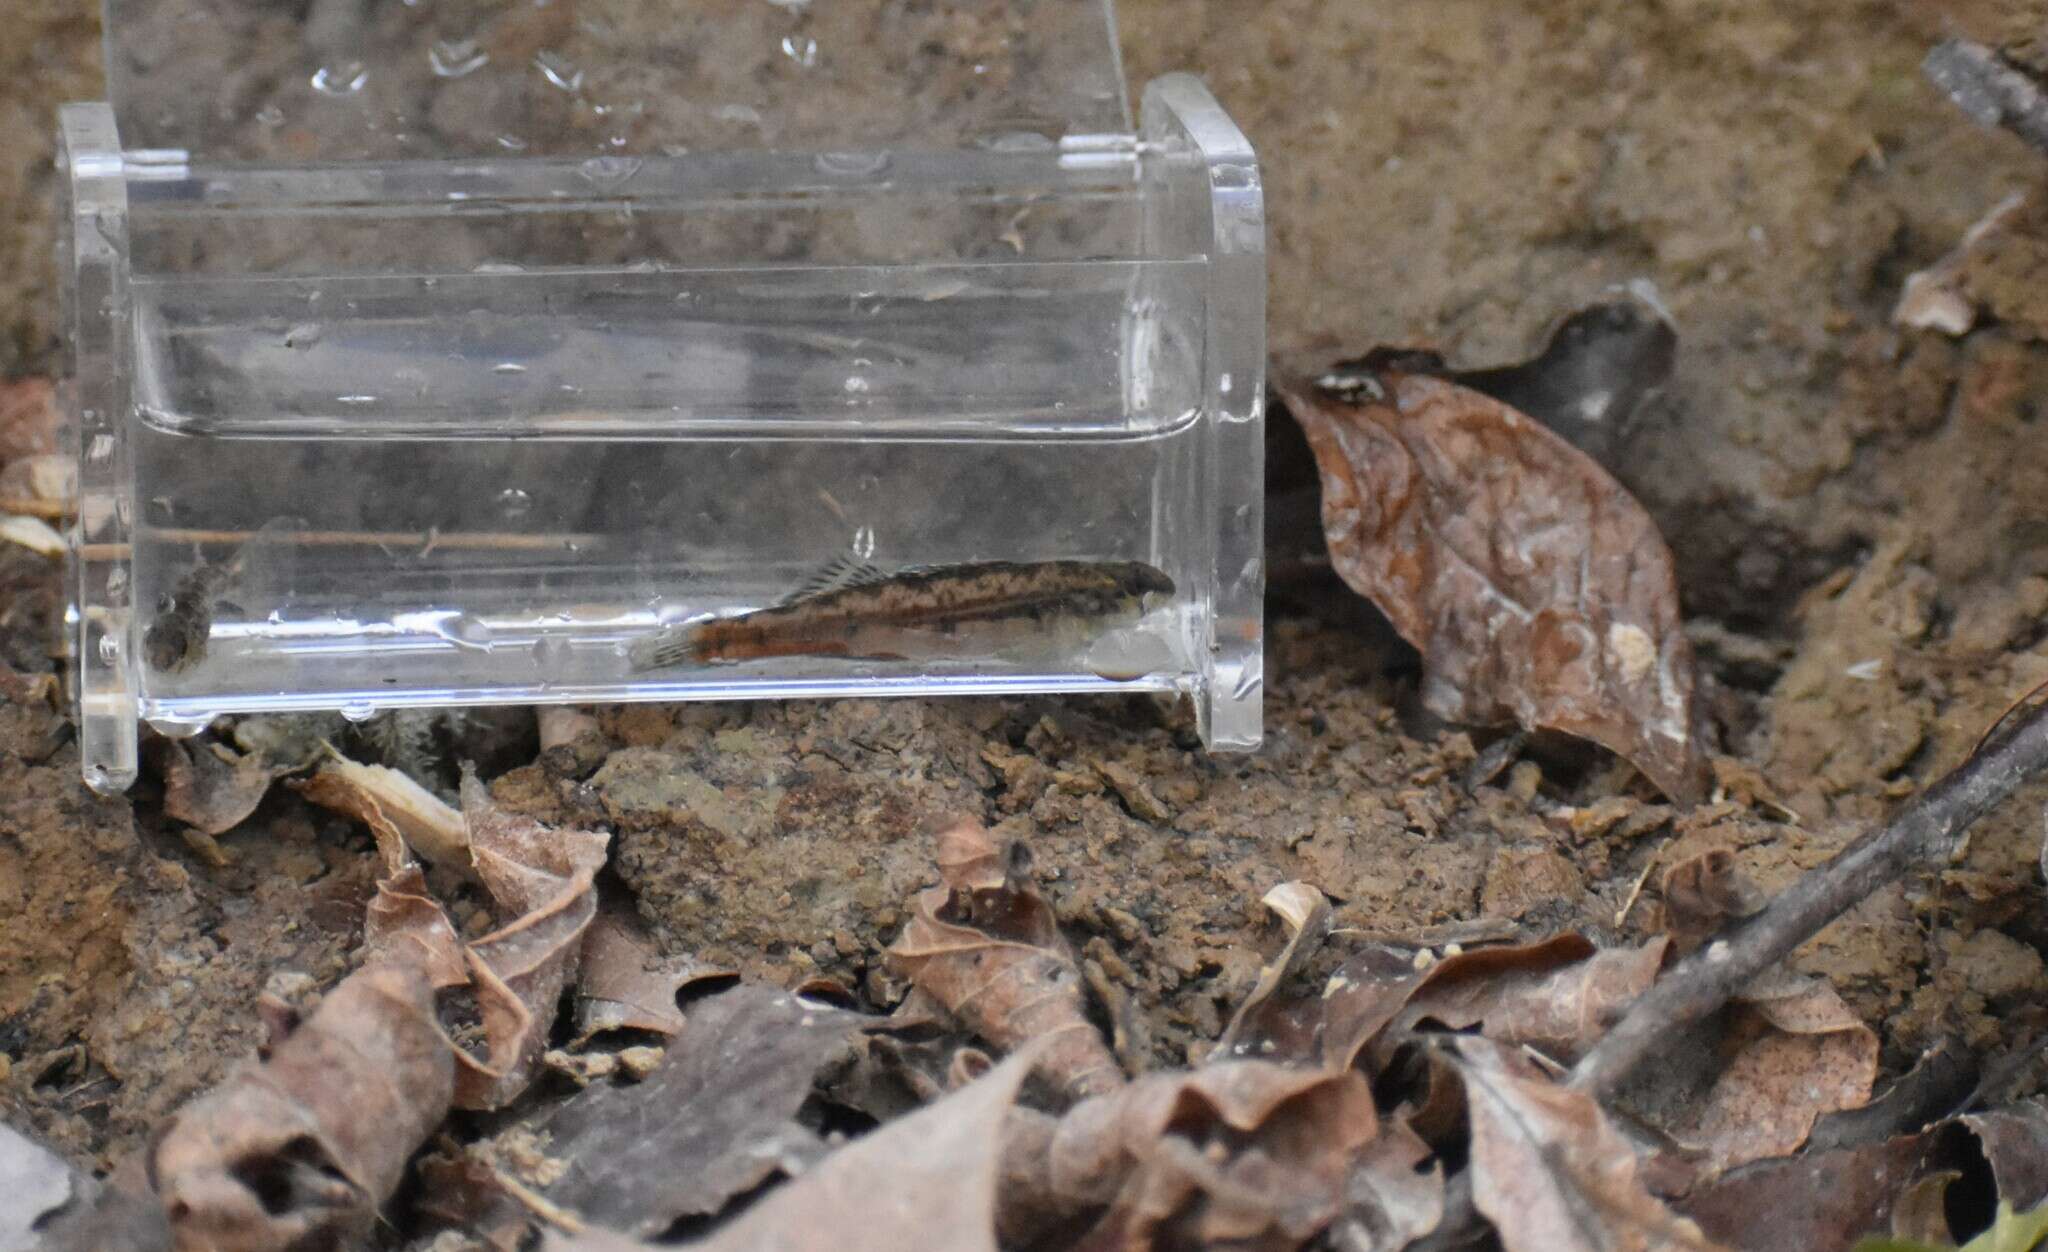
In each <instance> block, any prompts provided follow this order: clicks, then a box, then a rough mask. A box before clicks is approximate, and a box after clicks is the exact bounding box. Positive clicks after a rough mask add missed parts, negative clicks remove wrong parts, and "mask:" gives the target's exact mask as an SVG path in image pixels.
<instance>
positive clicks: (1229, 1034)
mask: <svg viewBox="0 0 2048 1252" xmlns="http://www.w3.org/2000/svg"><path fill="white" fill-rule="evenodd" d="M1260 903H1261V904H1263V905H1265V906H1266V907H1267V908H1268V909H1270V910H1272V913H1273V916H1275V917H1277V918H1279V919H1280V920H1281V922H1282V923H1283V924H1285V925H1286V927H1287V943H1286V945H1285V946H1284V947H1282V948H1281V949H1280V953H1279V955H1277V956H1275V957H1274V958H1273V959H1272V960H1270V961H1268V962H1267V963H1266V964H1264V965H1262V966H1260V967H1259V977H1258V981H1257V982H1255V983H1254V984H1253V985H1252V990H1251V994H1250V995H1247V996H1246V997H1245V998H1244V1003H1242V1004H1240V1005H1238V1006H1237V1012H1236V1013H1234V1014H1232V1015H1231V1018H1230V1024H1229V1025H1228V1026H1226V1027H1224V1030H1223V1037H1222V1038H1220V1039H1218V1040H1217V1041H1216V1046H1215V1048H1213V1049H1212V1050H1211V1051H1210V1053H1209V1055H1210V1056H1211V1057H1222V1056H1229V1055H1232V1054H1233V1053H1235V1054H1237V1055H1240V1056H1241V1055H1243V1054H1244V1053H1245V1052H1246V1051H1247V1050H1248V1049H1247V1048H1245V1047H1244V1046H1243V1045H1242V1044H1240V1042H1239V1040H1238V1033H1239V1031H1240V1030H1242V1029H1243V1026H1244V1022H1245V1018H1246V1017H1247V1016H1248V1015H1249V1014H1251V1013H1253V1012H1255V1011H1257V1009H1258V1008H1259V1006H1260V1005H1262V1004H1264V1003H1265V1002H1266V1001H1268V1000H1270V999H1272V998H1273V993H1274V992H1276V991H1278V990H1279V989H1280V984H1281V983H1283V982H1285V981H1286V980H1287V978H1288V977H1289V976H1290V975H1292V974H1293V973H1294V972H1295V971H1297V970H1299V969H1300V968H1301V967H1302V966H1303V965H1304V964H1306V963H1307V962H1308V960H1309V958H1310V957H1312V956H1314V955H1315V954H1316V951H1317V949H1319V948H1320V947H1322V943H1323V936H1324V934H1325V933H1326V932H1327V931H1328V930H1329V926H1330V901H1329V898H1328V897H1326V896H1325V895H1323V893H1322V892H1320V891H1318V890H1316V888H1314V887H1313V886H1310V885H1309V884H1308V883H1305V882H1284V883H1281V884H1280V885H1279V886H1277V887H1275V888H1273V889H1272V890H1271V891H1268V892H1267V893H1266V895H1265V898H1264V899H1263V900H1261V901H1260Z"/></svg>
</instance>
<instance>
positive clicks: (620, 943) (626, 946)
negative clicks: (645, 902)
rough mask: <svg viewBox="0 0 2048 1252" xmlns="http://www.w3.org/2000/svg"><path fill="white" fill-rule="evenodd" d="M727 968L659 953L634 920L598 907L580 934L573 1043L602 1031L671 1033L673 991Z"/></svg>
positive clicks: (676, 1021) (678, 1025)
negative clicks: (581, 947) (592, 919)
mask: <svg viewBox="0 0 2048 1252" xmlns="http://www.w3.org/2000/svg"><path fill="white" fill-rule="evenodd" d="M736 976H737V975H736V974H735V973H734V971H732V970H728V969H720V968H718V967H716V966H712V965H705V964H701V963H699V962H697V961H694V960H690V959H689V958H687V957H665V956H663V955H661V953H660V952H659V951H658V950H657V949H656V948H655V946H654V940H653V938H652V937H651V936H649V935H648V934H647V930H646V927H644V926H643V925H641V923H640V919H639V918H638V917H636V916H634V915H633V914H632V913H629V912H627V911H626V910H625V909H623V908H606V907H603V906H600V907H599V909H598V913H597V920H595V921H593V922H592V923H591V924H590V930H589V933H587V934H585V935H584V936H583V969H582V972H581V974H580V975H579V976H578V978H577V980H576V1038H577V1041H578V1042H579V1043H582V1042H587V1041H589V1040H590V1039H591V1038H592V1037H593V1036H595V1035H600V1034H603V1033H604V1032H605V1031H608V1030H645V1031H650V1032H652V1033H654V1034H658V1035H673V1034H675V1033H676V1032H678V1031H680V1030H681V1029H682V1028H683V1011H682V1009H681V1008H679V1007H677V994H678V993H679V992H681V991H682V989H683V988H685V987H688V986H691V985H692V984H695V983H702V982H709V981H722V980H727V979H732V978H734V977H736Z"/></svg>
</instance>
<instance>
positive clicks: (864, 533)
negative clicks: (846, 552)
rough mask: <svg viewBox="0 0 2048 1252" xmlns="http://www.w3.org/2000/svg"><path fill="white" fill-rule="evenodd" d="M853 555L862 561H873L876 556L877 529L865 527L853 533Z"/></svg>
mask: <svg viewBox="0 0 2048 1252" xmlns="http://www.w3.org/2000/svg"><path fill="white" fill-rule="evenodd" d="M853 554H854V555H855V556H856V557H859V558H860V559H861V560H863V561H866V560H871V559H873V557H874V555H875V528H874V527H872V526H863V527H861V528H860V529H859V530H856V531H854V532H853Z"/></svg>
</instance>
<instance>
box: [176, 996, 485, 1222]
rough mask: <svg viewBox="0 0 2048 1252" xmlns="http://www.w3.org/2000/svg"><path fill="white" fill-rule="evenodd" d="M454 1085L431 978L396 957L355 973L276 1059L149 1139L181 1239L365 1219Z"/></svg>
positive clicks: (203, 1099)
mask: <svg viewBox="0 0 2048 1252" xmlns="http://www.w3.org/2000/svg"><path fill="white" fill-rule="evenodd" d="M453 1084H454V1074H453V1066H452V1061H451V1051H450V1049H449V1046H448V1041H447V1039H446V1038H445V1037H444V1036H443V1035H442V1034H441V1031H440V1029H439V1027H438V1026H437V1025H436V1024H435V1018H434V1004H433V988H432V986H431V985H430V984H429V982H428V980H427V978H426V977H425V976H424V975H423V974H421V973H420V971H419V970H417V969H414V968H411V967H408V966H405V965H391V964H378V965H371V966H368V967H366V968H364V969H361V970H358V971H357V972H355V973H354V974H351V975H350V976H349V977H347V978H345V979H343V980H342V981H341V983H340V984H339V985H337V986H336V987H335V988H334V990H333V991H331V992H329V993H328V994H327V997H326V999H324V1000H323V1001H321V1004H320V1007H319V1008H318V1009H317V1010H316V1011H315V1012H314V1013H313V1015H312V1016H311V1017H310V1018H308V1019H307V1020H306V1022H305V1023H304V1024H303V1025H301V1026H300V1027H299V1028H298V1029H297V1030H296V1031H294V1032H292V1034H291V1035H290V1036H288V1037H287V1038H285V1039H284V1040H283V1041H282V1042H281V1043H280V1044H278V1046H277V1047H276V1048H275V1049H274V1050H273V1051H272V1052H271V1054H270V1056H269V1058H268V1059H267V1060H265V1061H263V1062H262V1063H260V1064H256V1065H252V1066H250V1067H248V1068H245V1069H243V1070H242V1071H240V1072H239V1073H237V1074H236V1075H234V1076H233V1077H231V1078H229V1079H228V1080H227V1081H226V1082H225V1083H223V1084H222V1085H221V1086H219V1087H217V1088H215V1089H214V1090H213V1091H211V1092H208V1093H207V1094H205V1095H202V1096H200V1097H199V1098H197V1099H195V1100H193V1101H192V1102H191V1103H190V1104H187V1105H186V1106H185V1107H184V1108H183V1109H181V1110H179V1112H178V1113H177V1114H176V1116H174V1117H173V1118H172V1120H171V1122H170V1124H169V1126H168V1127H167V1128H166V1129H165V1130H164V1132H163V1134H162V1135H161V1136H160V1137H159V1138H158V1140H157V1141H156V1143H155V1145H154V1146H153V1147H152V1148H151V1150H150V1153H149V1177H150V1180H151V1183H152V1185H153V1186H154V1187H155V1189H156V1192H157V1194H158V1195H159V1196H161V1197H162V1199H163V1203H164V1211H165V1212H166V1213H167V1214H168V1215H169V1217H170V1221H171V1227H172V1230H173V1233H174V1235H175V1237H176V1243H177V1246H178V1247H179V1248H180V1249H181V1250H184V1249H191V1250H193V1252H197V1250H198V1249H207V1250H208V1252H243V1250H247V1252H268V1250H269V1249H275V1248H285V1247H298V1246H312V1245H313V1243H314V1241H315V1240H316V1239H320V1238H337V1237H339V1236H341V1235H342V1234H344V1233H345V1232H348V1231H351V1230H359V1229H362V1228H365V1227H367V1225H368V1223H369V1221H370V1219H371V1218H372V1217H373V1216H374V1214H375V1211H376V1208H377V1206H378V1205H379V1204H381V1203H383V1202H384V1200H385V1199H386V1198H387V1197H389V1196H390V1195H391V1193H392V1191H393V1190H395V1189H396V1188H397V1186H398V1182H399V1179H400V1178H401V1177H403V1176H404V1173H405V1163H406V1160H407V1158H408V1157H410V1156H411V1155H412V1153H413V1151H414V1149H416V1148H418V1147H419V1145H420V1144H421V1143H422V1142H424V1141H425V1139H426V1137H427V1135H428V1134H429V1133H431V1132H432V1131H433V1129H434V1127H435V1126H436V1125H438V1124H439V1123H440V1121H441V1119H442V1117H443V1116H444V1115H446V1113H447V1111H448V1101H449V1097H450V1095H451V1094H452V1090H453Z"/></svg>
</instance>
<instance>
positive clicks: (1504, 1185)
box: [1452, 1036, 1715, 1252]
mask: <svg viewBox="0 0 2048 1252" xmlns="http://www.w3.org/2000/svg"><path fill="white" fill-rule="evenodd" d="M1452 1046H1453V1048H1454V1049H1455V1055H1456V1056H1457V1058H1458V1060H1459V1070H1460V1072H1461V1074H1462V1075H1463V1077H1464V1080H1465V1098H1466V1101H1467V1103H1468V1105H1469V1107H1470V1109H1471V1118H1472V1163H1471V1171H1472V1200H1473V1203H1474V1204H1475V1205H1477V1207H1478V1209H1479V1211H1480V1212H1481V1213H1483V1214H1485V1215H1486V1217H1487V1218H1488V1220H1490V1221H1492V1222H1493V1224H1494V1228H1495V1229H1496V1230H1498V1231H1499V1232H1500V1239H1501V1244H1502V1246H1503V1247H1504V1248H1506V1249H1507V1252H1578V1250H1580V1249H1583V1250H1585V1252H1647V1250H1648V1249H1706V1248H1712V1247H1714V1246H1715V1245H1714V1244H1713V1243H1712V1242H1710V1241H1709V1240H1708V1239H1707V1237H1706V1236H1705V1235H1703V1234H1701V1233H1700V1229H1699V1227H1698V1226H1696V1225H1694V1224H1693V1223H1692V1222H1691V1221H1690V1220H1688V1219H1686V1218H1683V1217H1680V1216H1678V1215H1677V1214H1675V1213H1673V1212H1672V1211H1671V1210H1670V1209H1668V1208H1666V1207H1665V1206H1664V1205H1663V1204H1662V1203H1661V1202H1660V1201H1658V1200H1657V1199H1656V1198H1654V1197H1653V1196H1651V1195H1650V1193H1649V1191H1648V1190H1647V1189H1646V1188H1645V1187H1644V1185H1643V1181H1642V1178H1641V1171H1640V1168H1639V1166H1638V1163H1637V1160H1636V1154H1635V1149H1634V1147H1633V1146H1632V1145H1631V1144H1630V1143H1629V1141H1628V1140H1627V1139H1626V1138H1624V1137H1623V1136H1622V1134H1621V1132H1620V1131H1618V1130H1616V1129H1615V1128H1614V1126H1613V1125H1612V1124H1611V1123H1610V1122H1609V1121H1608V1120H1607V1116H1606V1114H1605V1113H1603V1112H1601V1110H1600V1106H1599V1104H1597V1103H1596V1102H1595V1101H1594V1100H1593V1098H1592V1097H1591V1096H1589V1095H1586V1094H1584V1093H1583V1092H1578V1091H1574V1090H1571V1089H1570V1088H1567V1087H1563V1086H1560V1085H1559V1084H1558V1083H1556V1082H1554V1081H1552V1080H1551V1079H1550V1078H1548V1077H1546V1076H1545V1075H1544V1074H1543V1072H1542V1071H1541V1070H1539V1069H1537V1068H1536V1067H1535V1066H1534V1065H1533V1064H1531V1063H1530V1062H1529V1061H1527V1060H1526V1059H1524V1058H1523V1057H1522V1056H1520V1055H1519V1054H1518V1053H1517V1052H1516V1051H1514V1050H1513V1049H1511V1048H1508V1047H1505V1046H1503V1045H1501V1044H1498V1043H1495V1042H1494V1041H1492V1040H1490V1039H1482V1038H1477V1037H1474V1036H1465V1037H1463V1038H1460V1039H1457V1040H1455V1041H1454V1043H1453V1044H1452Z"/></svg>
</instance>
